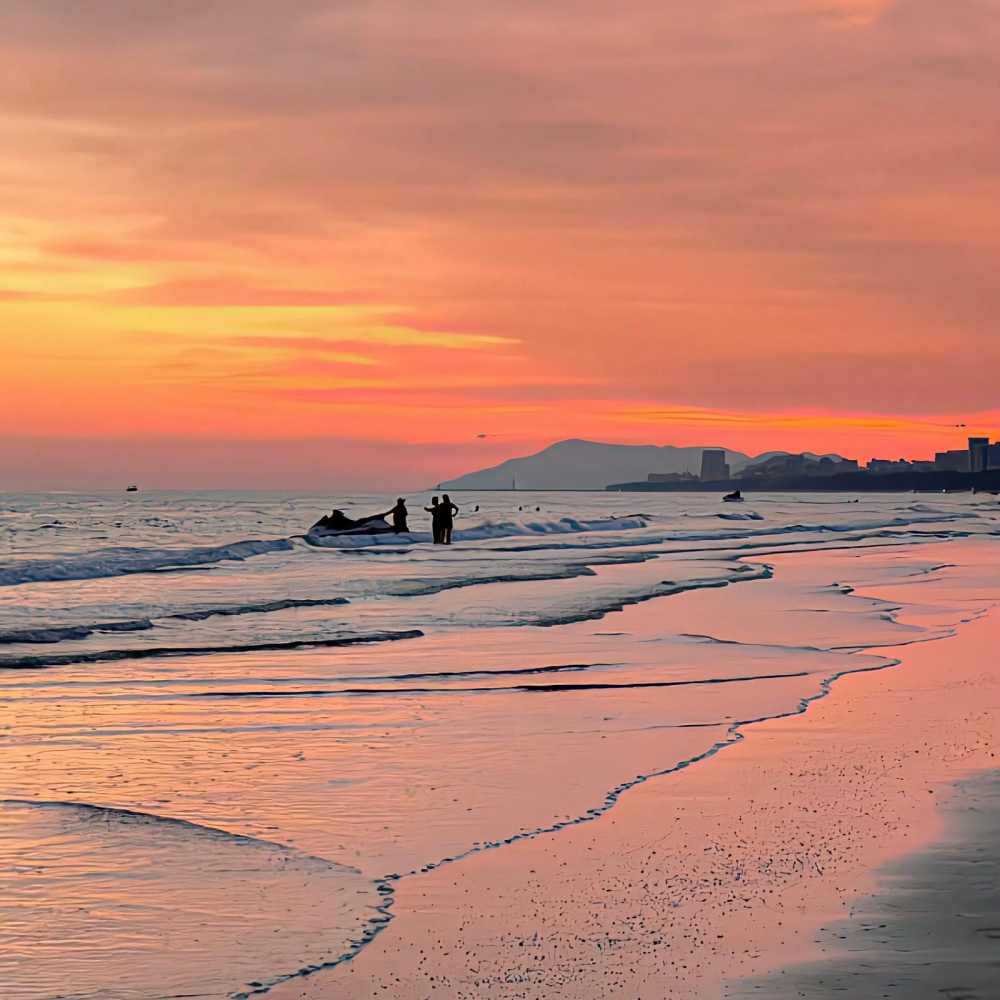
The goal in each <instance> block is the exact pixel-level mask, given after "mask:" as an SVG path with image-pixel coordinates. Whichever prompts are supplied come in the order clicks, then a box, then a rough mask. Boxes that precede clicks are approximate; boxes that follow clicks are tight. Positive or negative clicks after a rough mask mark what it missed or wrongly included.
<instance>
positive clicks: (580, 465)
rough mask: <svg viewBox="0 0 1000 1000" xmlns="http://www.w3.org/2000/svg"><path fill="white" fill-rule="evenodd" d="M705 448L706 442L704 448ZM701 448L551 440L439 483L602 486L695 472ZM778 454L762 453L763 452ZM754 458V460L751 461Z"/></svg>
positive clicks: (740, 462)
mask: <svg viewBox="0 0 1000 1000" xmlns="http://www.w3.org/2000/svg"><path fill="white" fill-rule="evenodd" d="M706 447H709V446H706ZM704 450H705V449H704V448H675V447H673V445H669V444H668V445H664V446H663V447H662V448H658V447H657V446H656V445H652V444H602V443H601V442H600V441H580V440H578V439H573V440H569V441H557V442H556V443H555V444H553V445H550V446H549V447H548V448H544V449H542V451H540V452H538V454H536V455H528V456H526V457H525V458H511V459H508V460H507V461H506V462H501V463H500V465H495V466H494V467H493V468H491V469H482V470H480V471H479V472H470V473H468V474H467V475H465V476H459V477H458V478H457V479H450V480H449V481H448V482H446V483H441V484H440V488H441V489H452V490H509V489H511V488H512V487H513V488H516V489H519V490H603V489H604V487H605V486H607V485H608V484H609V483H622V482H629V481H632V480H637V479H645V478H646V477H647V476H648V475H649V473H651V472H692V473H694V474H695V475H697V474H698V473H699V472H700V471H701V453H702V452H703V451H704ZM777 454H781V453H780V452H767V453H766V455H764V456H758V457H761V458H763V457H768V456H770V455H777ZM726 461H727V462H728V463H729V466H730V469H731V471H732V472H734V473H735V472H738V471H739V470H740V469H742V468H743V467H744V466H745V465H747V464H748V463H749V462H750V461H751V459H750V457H749V456H747V455H744V454H743V453H742V452H739V451H730V450H729V449H726ZM754 461H756V459H754Z"/></svg>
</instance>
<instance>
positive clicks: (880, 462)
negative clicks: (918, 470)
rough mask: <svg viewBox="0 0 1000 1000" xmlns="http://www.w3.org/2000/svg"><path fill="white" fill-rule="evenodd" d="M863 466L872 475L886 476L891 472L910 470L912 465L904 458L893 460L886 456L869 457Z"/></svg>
mask: <svg viewBox="0 0 1000 1000" xmlns="http://www.w3.org/2000/svg"><path fill="white" fill-rule="evenodd" d="M865 468H866V469H867V470H868V471H869V472H870V473H871V474H872V475H874V476H887V475H889V474H890V473H893V472H912V471H913V466H912V465H910V463H909V462H907V461H906V459H905V458H900V459H897V460H896V461H895V462H893V461H892V460H891V459H888V458H873V459H870V460H869V462H868V465H867V466H865Z"/></svg>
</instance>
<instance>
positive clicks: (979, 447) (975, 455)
mask: <svg viewBox="0 0 1000 1000" xmlns="http://www.w3.org/2000/svg"><path fill="white" fill-rule="evenodd" d="M989 451H990V439H989V438H969V472H985V471H986V465H987V462H988V460H989Z"/></svg>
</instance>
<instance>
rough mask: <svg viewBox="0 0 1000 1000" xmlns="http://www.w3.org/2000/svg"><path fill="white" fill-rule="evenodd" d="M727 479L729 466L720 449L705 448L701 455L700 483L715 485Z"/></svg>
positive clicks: (723, 452)
mask: <svg viewBox="0 0 1000 1000" xmlns="http://www.w3.org/2000/svg"><path fill="white" fill-rule="evenodd" d="M728 478H729V464H728V463H727V462H726V453H725V451H723V449H722V448H706V449H705V450H704V451H703V452H702V453H701V481H702V482H703V483H715V482H718V481H719V480H720V479H728Z"/></svg>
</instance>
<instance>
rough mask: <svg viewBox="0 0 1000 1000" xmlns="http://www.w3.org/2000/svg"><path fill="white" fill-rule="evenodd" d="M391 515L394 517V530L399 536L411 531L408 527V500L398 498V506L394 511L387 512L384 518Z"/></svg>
mask: <svg viewBox="0 0 1000 1000" xmlns="http://www.w3.org/2000/svg"><path fill="white" fill-rule="evenodd" d="M390 514H391V515H392V530H393V531H394V532H395V533H396V534H397V535H400V534H402V533H403V532H404V531H409V530H410V529H409V528H408V527H407V525H406V518H407V517H408V515H409V511H408V510H407V509H406V500H405V499H404V498H403V497H397V498H396V506H395V507H393V508H392V510H387V511H386V512H385V513H384V514H383V515H382V516H383V517H385V518H388V517H389V515H390Z"/></svg>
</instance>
